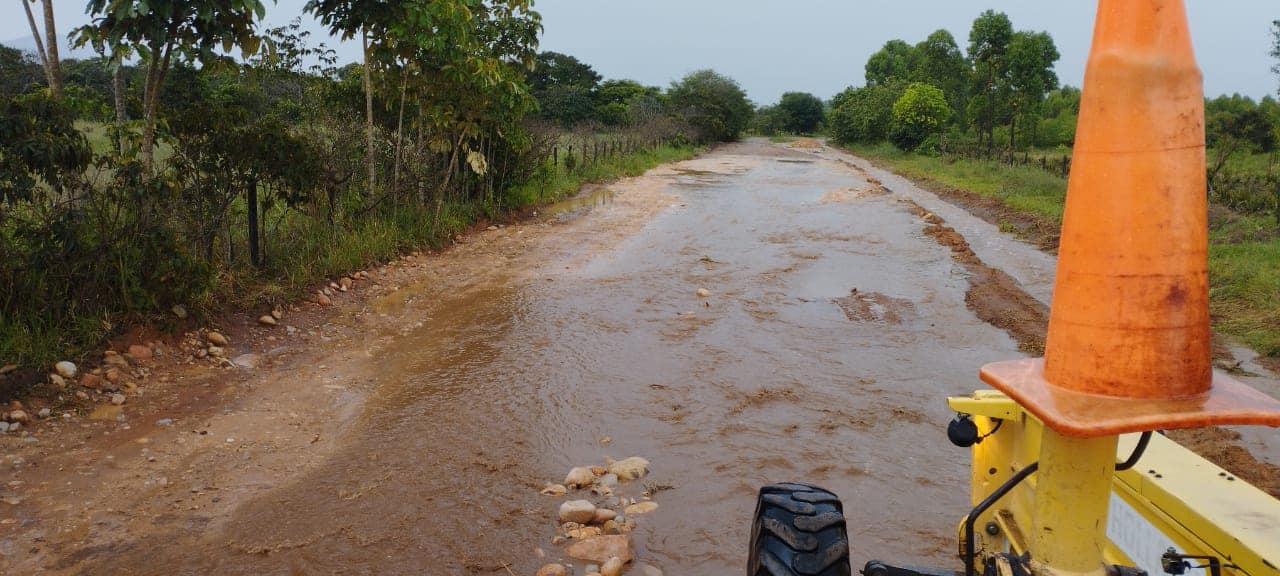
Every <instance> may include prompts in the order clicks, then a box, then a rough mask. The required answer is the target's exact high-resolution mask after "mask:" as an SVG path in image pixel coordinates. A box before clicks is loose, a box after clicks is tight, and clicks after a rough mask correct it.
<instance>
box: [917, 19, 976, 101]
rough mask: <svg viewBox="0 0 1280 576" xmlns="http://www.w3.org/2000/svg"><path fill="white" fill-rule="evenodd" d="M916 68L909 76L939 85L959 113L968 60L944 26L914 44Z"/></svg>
mask: <svg viewBox="0 0 1280 576" xmlns="http://www.w3.org/2000/svg"><path fill="white" fill-rule="evenodd" d="M915 54H916V59H915V63H916V68H915V71H914V72H913V73H912V75H911V79H912V80H913V81H916V82H925V83H927V84H932V85H934V86H937V87H938V88H941V89H942V93H943V94H946V95H947V102H949V103H950V104H951V109H952V110H954V111H955V112H956V114H955V115H956V116H962V115H963V113H964V107H965V103H966V98H965V97H966V93H967V92H968V89H969V87H968V77H969V63H968V62H967V61H965V58H964V53H963V52H961V51H960V47H959V46H958V45H956V39H955V38H954V37H953V36H951V33H950V32H948V31H946V30H937V31H935V32H934V33H932V34H930V35H929V37H928V38H925V39H924V40H923V41H921V42H920V43H919V44H916V46H915Z"/></svg>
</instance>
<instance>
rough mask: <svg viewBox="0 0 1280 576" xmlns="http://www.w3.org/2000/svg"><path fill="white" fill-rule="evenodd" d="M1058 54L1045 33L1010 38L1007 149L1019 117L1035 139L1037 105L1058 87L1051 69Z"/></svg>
mask: <svg viewBox="0 0 1280 576" xmlns="http://www.w3.org/2000/svg"><path fill="white" fill-rule="evenodd" d="M1058 57H1059V55H1058V47H1057V46H1056V45H1054V43H1053V38H1052V37H1051V36H1049V34H1048V33H1047V32H1016V33H1014V35H1013V38H1012V39H1011V40H1010V41H1009V50H1008V53H1007V68H1008V84H1009V92H1010V97H1009V99H1008V102H1009V107H1010V110H1009V148H1011V149H1012V148H1014V144H1015V140H1014V138H1015V136H1016V134H1017V122H1018V119H1019V118H1022V117H1026V118H1027V119H1028V123H1029V124H1030V125H1031V129H1032V134H1031V139H1032V141H1033V142H1034V141H1035V129H1036V128H1037V126H1038V124H1039V122H1038V118H1039V112H1040V104H1041V103H1042V102H1043V101H1044V98H1045V95H1046V94H1048V93H1049V91H1050V90H1054V89H1056V88H1057V87H1058V75H1057V74H1055V73H1054V71H1053V66H1054V64H1055V63H1056V62H1057V61H1058Z"/></svg>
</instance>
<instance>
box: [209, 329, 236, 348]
mask: <svg viewBox="0 0 1280 576" xmlns="http://www.w3.org/2000/svg"><path fill="white" fill-rule="evenodd" d="M204 338H205V340H208V341H209V343H210V344H213V345H214V346H226V345H227V344H229V343H230V342H229V341H228V340H227V337H226V336H223V335H222V333H221V332H210V333H208V334H206V335H205V337H204Z"/></svg>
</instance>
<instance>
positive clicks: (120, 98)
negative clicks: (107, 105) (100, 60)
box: [111, 54, 129, 153]
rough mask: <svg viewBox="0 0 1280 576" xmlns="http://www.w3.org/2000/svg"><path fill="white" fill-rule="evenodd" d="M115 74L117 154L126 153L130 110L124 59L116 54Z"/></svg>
mask: <svg viewBox="0 0 1280 576" xmlns="http://www.w3.org/2000/svg"><path fill="white" fill-rule="evenodd" d="M115 66H116V70H115V73H114V74H112V75H111V89H112V91H113V92H115V104H116V138H117V139H116V146H117V149H116V152H119V153H124V149H125V146H127V145H128V139H127V138H125V133H124V130H125V124H127V123H128V122H129V108H128V107H127V106H125V84H124V58H123V57H122V56H121V55H119V54H116V56H115Z"/></svg>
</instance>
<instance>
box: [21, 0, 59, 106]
mask: <svg viewBox="0 0 1280 576" xmlns="http://www.w3.org/2000/svg"><path fill="white" fill-rule="evenodd" d="M18 1H19V2H22V8H23V9H25V10H26V12H27V24H29V25H30V26H31V37H32V38H33V39H34V40H35V42H36V52H37V53H38V54H39V55H40V64H41V65H42V66H44V74H45V78H46V79H47V81H48V82H49V90H50V91H51V92H53V97H54V98H57V99H59V100H61V99H62V60H61V59H60V58H59V57H58V26H57V25H56V24H55V23H54V19H53V0H41V2H40V4H41V6H42V7H43V9H44V40H41V39H40V36H41V34H40V28H39V27H38V26H36V19H35V17H34V16H32V14H31V4H30V3H29V1H30V2H34V1H35V0H18Z"/></svg>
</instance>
